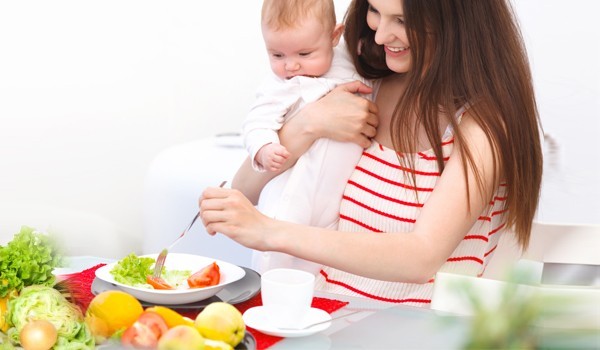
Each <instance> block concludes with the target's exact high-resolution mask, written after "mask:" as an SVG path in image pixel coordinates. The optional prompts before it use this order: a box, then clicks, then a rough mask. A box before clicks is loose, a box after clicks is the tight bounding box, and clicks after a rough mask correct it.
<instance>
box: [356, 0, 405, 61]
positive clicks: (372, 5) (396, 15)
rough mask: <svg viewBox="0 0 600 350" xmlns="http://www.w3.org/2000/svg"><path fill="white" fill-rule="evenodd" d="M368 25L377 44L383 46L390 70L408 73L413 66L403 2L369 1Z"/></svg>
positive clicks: (392, 0)
mask: <svg viewBox="0 0 600 350" xmlns="http://www.w3.org/2000/svg"><path fill="white" fill-rule="evenodd" d="M368 2H369V10H368V12H367V24H368V25H369V27H370V28H371V29H372V30H374V31H375V43H377V44H378V45H383V48H384V50H385V60H386V64H387V66H388V68H389V69H390V70H392V71H394V72H396V73H406V72H408V71H409V69H410V66H411V58H410V45H409V43H408V37H407V35H406V28H405V27H404V13H403V10H402V0H369V1H368Z"/></svg>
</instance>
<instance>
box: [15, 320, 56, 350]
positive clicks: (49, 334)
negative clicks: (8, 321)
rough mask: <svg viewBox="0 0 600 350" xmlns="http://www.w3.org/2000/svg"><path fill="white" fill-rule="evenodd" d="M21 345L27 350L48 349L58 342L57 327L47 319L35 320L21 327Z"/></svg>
mask: <svg viewBox="0 0 600 350" xmlns="http://www.w3.org/2000/svg"><path fill="white" fill-rule="evenodd" d="M19 339H20V342H21V346H23V348H25V349H26V350H48V349H50V348H52V347H53V346H54V344H56V341H57V340H58V333H57V332H56V327H54V325H53V324H52V323H50V322H48V321H46V320H34V321H31V322H29V323H27V324H26V325H25V327H23V329H21V334H20V335H19Z"/></svg>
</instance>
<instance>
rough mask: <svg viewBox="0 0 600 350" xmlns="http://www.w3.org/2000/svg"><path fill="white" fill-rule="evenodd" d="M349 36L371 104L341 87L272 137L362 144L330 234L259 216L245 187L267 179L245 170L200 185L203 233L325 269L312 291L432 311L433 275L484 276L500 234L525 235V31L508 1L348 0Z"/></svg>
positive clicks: (530, 165)
mask: <svg viewBox="0 0 600 350" xmlns="http://www.w3.org/2000/svg"><path fill="white" fill-rule="evenodd" d="M344 38H345V40H346V42H347V45H348V47H349V48H356V49H350V51H351V52H350V54H351V55H352V57H353V60H354V63H355V66H356V68H357V70H358V72H359V73H360V74H361V75H363V76H364V77H366V78H370V79H376V81H375V85H374V86H375V87H374V89H373V90H374V91H373V96H374V104H372V103H370V102H368V101H366V100H364V99H362V98H360V97H357V96H354V95H353V94H352V93H353V92H357V91H358V92H361V93H365V92H367V91H368V89H367V88H366V87H365V86H362V85H360V84H359V83H353V84H348V85H345V86H342V87H341V88H338V89H336V90H334V91H333V92H331V93H330V94H329V95H327V96H325V97H324V98H323V99H321V100H320V101H318V102H316V103H313V104H312V105H311V106H307V107H306V108H305V109H304V113H302V114H301V115H299V116H297V117H296V118H295V120H294V119H293V120H292V121H293V122H292V121H290V123H288V124H287V125H286V127H284V128H283V129H282V130H281V132H280V137H281V139H282V143H283V144H284V145H286V147H287V148H288V150H290V152H291V153H292V154H294V155H299V154H302V152H303V151H304V150H305V149H306V148H307V147H308V145H310V144H311V143H312V142H313V141H314V140H315V139H317V138H319V137H329V138H333V139H337V140H340V141H354V142H357V143H360V144H362V145H363V146H368V147H367V148H366V149H365V151H364V153H363V156H362V157H361V160H360V161H359V163H358V165H357V166H356V169H355V170H354V173H353V175H352V177H351V178H350V180H349V181H348V184H347V186H346V190H345V193H344V198H343V201H342V204H341V208H340V223H339V228H338V230H337V231H333V230H326V229H322V228H314V227H305V226H300V225H295V224H290V223H286V222H281V221H276V220H273V219H270V218H267V217H265V216H263V215H262V214H260V213H259V212H257V211H256V210H255V208H254V207H253V205H252V202H251V201H250V200H248V199H247V198H246V197H245V196H244V195H243V194H242V192H243V193H245V194H246V195H247V196H248V198H250V199H251V200H252V201H255V200H256V198H257V196H258V193H259V191H260V188H261V186H262V185H263V184H264V183H265V182H266V181H268V179H267V178H266V177H264V176H262V175H256V174H251V172H250V171H249V170H248V166H247V165H244V166H243V167H242V168H241V169H240V171H239V172H238V174H237V175H236V179H235V181H234V187H236V188H238V189H239V190H241V192H240V191H238V190H226V189H216V188H208V189H206V190H205V191H204V193H203V196H202V198H201V200H200V208H201V212H202V219H203V222H204V224H205V226H206V228H207V231H208V232H209V233H211V234H214V233H216V232H221V233H223V234H225V235H227V236H229V237H230V238H232V239H234V240H236V241H237V242H239V243H241V244H243V245H245V246H247V247H250V248H253V249H257V250H263V251H280V252H284V253H288V254H291V255H294V256H297V257H299V258H303V259H306V260H310V261H314V262H317V263H319V264H323V265H324V266H325V267H324V268H323V269H322V270H321V272H320V274H319V276H318V280H317V286H316V288H318V289H320V290H325V291H329V292H334V293H342V294H350V295H358V296H364V297H368V298H372V299H376V300H382V301H388V302H396V303H406V304H410V305H415V306H428V305H429V304H430V301H431V293H432V290H433V282H434V276H435V274H436V272H438V271H446V272H455V273H462V274H467V275H472V276H480V275H481V274H482V273H483V271H484V270H485V267H486V265H487V264H488V262H489V260H490V258H491V257H492V256H493V252H494V249H495V248H496V245H497V242H498V239H499V238H500V236H501V234H502V233H503V232H504V231H507V230H514V232H515V233H516V235H517V237H518V240H519V242H520V244H521V245H522V246H523V247H525V246H526V245H527V243H528V240H529V233H530V229H531V223H532V220H533V216H534V213H535V211H536V207H537V203H538V198H539V191H540V184H541V172H542V155H541V145H540V132H539V127H538V122H539V121H538V113H537V108H536V103H535V97H534V93H533V87H532V81H531V74H530V70H529V66H528V62H527V57H526V54H525V49H524V45H523V42H522V38H521V35H520V33H519V30H518V27H517V24H516V22H515V19H514V17H513V13H512V10H511V8H510V5H509V3H508V0H506V1H501V0H497V1H478V0H471V1H467V0H452V1H437V0H430V1H426V0H393V1H391V0H369V1H366V0H355V1H353V2H352V3H351V5H350V7H349V10H348V13H347V15H346V31H345V34H344ZM370 138H372V139H371V140H370V141H372V142H370V141H369V139H370ZM369 142H370V144H369Z"/></svg>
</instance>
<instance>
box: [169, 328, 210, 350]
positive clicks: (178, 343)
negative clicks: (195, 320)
mask: <svg viewBox="0 0 600 350" xmlns="http://www.w3.org/2000/svg"><path fill="white" fill-rule="evenodd" d="M202 349H205V347H204V338H203V337H202V335H200V333H199V332H198V330H197V329H196V328H194V327H192V326H188V325H179V326H175V327H173V328H171V329H169V330H168V331H167V332H166V333H165V334H163V336H162V337H161V338H160V339H159V341H158V350H202Z"/></svg>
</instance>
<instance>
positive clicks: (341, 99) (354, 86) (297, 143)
mask: <svg viewBox="0 0 600 350" xmlns="http://www.w3.org/2000/svg"><path fill="white" fill-rule="evenodd" d="M370 92H371V88H369V87H368V86H366V85H364V84H363V83H361V82H358V81H355V82H352V83H348V84H343V85H340V86H338V87H337V88H336V89H334V90H332V91H331V92H330V93H329V94H327V95H326V96H324V97H323V98H321V99H320V100H318V101H316V102H313V103H310V104H308V105H307V106H305V107H304V108H303V109H302V110H300V111H299V112H298V114H297V115H296V116H294V117H293V118H291V119H290V120H289V121H287V122H286V123H285V124H284V125H283V127H282V128H281V130H280V131H279V139H280V142H281V144H282V145H284V146H285V147H286V149H287V150H288V151H289V152H290V153H291V156H290V158H288V160H287V161H286V163H285V166H284V168H283V169H281V170H280V171H279V172H263V173H259V172H256V171H254V170H253V169H252V166H251V164H252V163H251V160H250V159H249V158H247V159H246V161H244V163H243V164H242V166H241V167H240V169H239V170H238V171H237V173H236V174H235V176H234V178H233V182H232V188H235V189H237V190H239V191H240V192H242V193H243V194H244V195H245V196H246V197H248V199H250V201H251V202H252V203H256V202H257V201H258V196H259V195H260V192H261V190H262V188H263V187H264V186H265V185H266V184H267V182H269V180H271V179H272V178H273V177H275V176H277V175H279V174H280V173H282V172H283V171H285V170H287V169H288V168H289V167H291V166H292V165H294V164H295V163H296V160H298V157H300V156H301V155H302V154H304V152H306V151H307V150H308V148H310V146H311V145H312V144H313V142H314V141H315V140H317V139H319V138H322V137H326V138H330V139H333V140H337V141H345V142H354V143H357V144H359V145H360V146H362V147H368V146H369V145H370V144H371V141H370V138H371V137H373V136H375V133H376V127H377V106H376V105H375V104H374V103H372V102H371V101H369V100H367V99H365V98H363V97H360V96H357V95H355V94H356V93H361V94H368V93H370Z"/></svg>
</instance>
